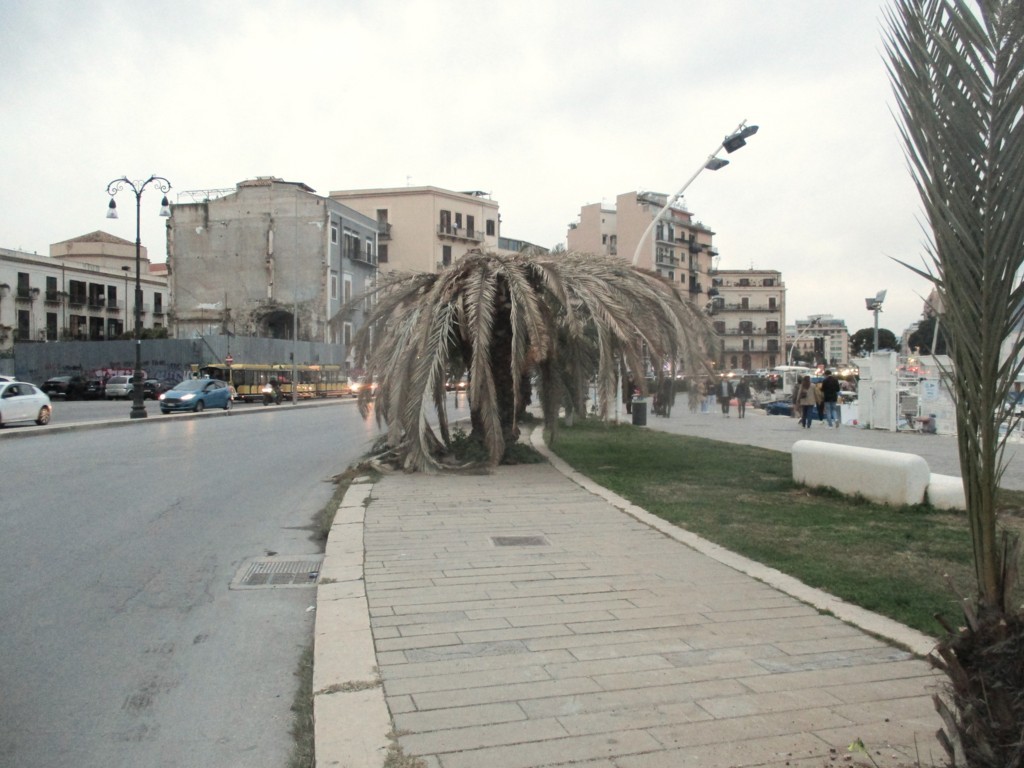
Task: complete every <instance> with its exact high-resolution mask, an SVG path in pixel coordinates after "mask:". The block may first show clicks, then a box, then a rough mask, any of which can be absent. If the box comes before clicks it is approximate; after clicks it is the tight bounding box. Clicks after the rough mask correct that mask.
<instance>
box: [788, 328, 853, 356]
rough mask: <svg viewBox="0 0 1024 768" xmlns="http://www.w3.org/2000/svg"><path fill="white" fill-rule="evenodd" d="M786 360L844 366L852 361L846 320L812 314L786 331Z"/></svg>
mask: <svg viewBox="0 0 1024 768" xmlns="http://www.w3.org/2000/svg"><path fill="white" fill-rule="evenodd" d="M786 350H787V353H786V360H787V361H788V360H790V359H792V360H803V361H805V362H812V361H813V363H814V364H815V365H824V366H831V367H839V366H844V365H846V364H847V363H849V361H850V333H849V331H848V330H847V328H846V321H845V320H840V319H838V318H835V317H832V315H810V316H809V317H806V318H803V319H801V320H797V321H796V323H795V324H794V325H791V326H789V327H787V328H786Z"/></svg>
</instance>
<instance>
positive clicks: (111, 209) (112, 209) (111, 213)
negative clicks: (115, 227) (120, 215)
mask: <svg viewBox="0 0 1024 768" xmlns="http://www.w3.org/2000/svg"><path fill="white" fill-rule="evenodd" d="M107 218H108V219H116V218H117V203H115V202H114V198H110V203H109V204H108V205H107Z"/></svg>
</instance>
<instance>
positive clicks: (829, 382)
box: [821, 371, 840, 429]
mask: <svg viewBox="0 0 1024 768" xmlns="http://www.w3.org/2000/svg"><path fill="white" fill-rule="evenodd" d="M839 389H840V387H839V379H837V378H836V377H835V376H834V375H833V374H832V371H825V378H824V379H823V380H822V382H821V395H822V398H823V399H824V401H825V421H826V422H828V425H829V426H830V427H831V426H832V424H833V422H834V423H835V427H836V429H839Z"/></svg>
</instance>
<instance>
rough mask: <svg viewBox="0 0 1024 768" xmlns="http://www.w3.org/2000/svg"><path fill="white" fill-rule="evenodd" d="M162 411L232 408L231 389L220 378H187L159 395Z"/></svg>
mask: <svg viewBox="0 0 1024 768" xmlns="http://www.w3.org/2000/svg"><path fill="white" fill-rule="evenodd" d="M159 402H160V412H161V413H171V412H173V411H195V412H196V413H198V412H199V411H202V410H203V409H205V408H223V409H224V410H225V411H226V410H229V409H230V408H231V389H230V388H229V387H228V385H227V383H226V382H223V381H220V380H219V379H186V380H185V381H183V382H181V383H180V384H178V385H177V386H175V387H174V389H169V390H167V391H166V392H164V393H163V394H162V395H160V397H159Z"/></svg>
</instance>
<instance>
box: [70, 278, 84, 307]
mask: <svg viewBox="0 0 1024 768" xmlns="http://www.w3.org/2000/svg"><path fill="white" fill-rule="evenodd" d="M68 301H70V302H71V303H72V304H85V283H84V282H82V281H81V280H69V281H68Z"/></svg>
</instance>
